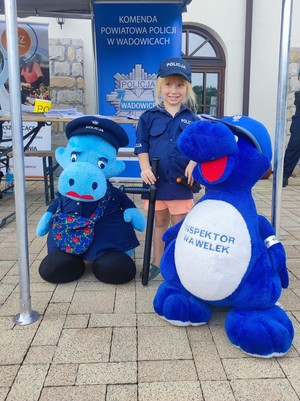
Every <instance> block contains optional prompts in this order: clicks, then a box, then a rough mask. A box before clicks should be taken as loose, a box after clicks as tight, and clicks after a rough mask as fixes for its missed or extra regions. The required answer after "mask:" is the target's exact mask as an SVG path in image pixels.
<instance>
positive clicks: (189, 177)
mask: <svg viewBox="0 0 300 401" xmlns="http://www.w3.org/2000/svg"><path fill="white" fill-rule="evenodd" d="M196 165H197V163H196V162H194V161H193V160H190V162H189V164H188V165H187V166H186V168H185V172H184V175H185V176H186V178H187V183H188V184H189V185H193V184H194V178H193V170H194V168H195V166H196Z"/></svg>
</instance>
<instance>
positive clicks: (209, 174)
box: [201, 156, 228, 182]
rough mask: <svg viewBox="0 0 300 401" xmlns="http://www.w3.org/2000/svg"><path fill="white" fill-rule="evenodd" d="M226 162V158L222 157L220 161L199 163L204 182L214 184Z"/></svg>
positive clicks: (220, 175)
mask: <svg viewBox="0 0 300 401" xmlns="http://www.w3.org/2000/svg"><path fill="white" fill-rule="evenodd" d="M227 160H228V156H223V157H221V158H220V159H216V160H210V161H208V162H203V163H201V171H202V175H203V177H204V178H205V179H206V181H208V182H214V181H217V180H218V179H220V178H221V177H222V175H223V173H224V171H225V168H226V165H227Z"/></svg>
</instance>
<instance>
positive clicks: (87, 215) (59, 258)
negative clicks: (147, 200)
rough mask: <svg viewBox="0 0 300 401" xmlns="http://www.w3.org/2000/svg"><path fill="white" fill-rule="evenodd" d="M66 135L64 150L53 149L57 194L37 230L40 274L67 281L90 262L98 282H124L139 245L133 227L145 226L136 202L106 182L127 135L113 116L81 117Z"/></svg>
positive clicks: (119, 167) (117, 169) (119, 166)
mask: <svg viewBox="0 0 300 401" xmlns="http://www.w3.org/2000/svg"><path fill="white" fill-rule="evenodd" d="M66 135H67V138H68V144H67V146H66V148H58V149H56V152H55V158H56V160H57V161H58V163H59V164H60V166H62V167H63V171H62V173H61V175H60V177H59V179H58V191H59V192H58V196H57V198H56V199H55V201H54V202H53V203H52V204H51V205H50V206H49V208H48V210H47V212H46V213H45V214H44V215H43V216H42V218H41V220H40V221H39V223H38V226H37V230H36V231H37V235H38V236H42V235H45V234H48V238H47V246H48V254H47V256H46V257H45V258H44V259H43V260H42V262H41V265H40V268H39V273H40V275H41V277H42V278H43V279H44V280H46V281H48V282H51V283H65V282H70V281H74V280H77V279H78V278H80V277H81V276H82V275H83V274H84V272H85V261H89V262H92V269H93V273H94V274H95V276H96V277H97V278H98V279H99V280H100V281H103V282H105V283H112V284H121V283H126V282H128V281H130V280H132V279H133V278H134V277H135V274H136V266H135V263H134V261H133V260H132V258H131V256H132V254H133V251H134V248H135V247H137V246H138V245H139V242H138V240H137V237H136V235H135V229H136V230H138V231H143V230H144V229H145V224H146V222H145V218H144V216H143V215H142V213H141V212H140V211H139V210H138V209H137V208H136V206H135V205H134V203H133V202H132V201H131V200H130V199H129V198H128V197H127V195H126V194H124V193H122V192H121V191H120V190H119V189H118V188H115V187H114V186H113V185H112V184H111V183H110V182H109V180H108V179H109V178H110V177H115V176H118V175H119V174H120V173H121V172H122V171H123V170H124V168H125V164H124V162H123V161H120V160H117V151H118V149H119V147H125V146H127V145H128V137H127V134H126V132H125V131H124V129H123V128H122V127H120V126H119V125H118V124H117V123H115V122H114V121H112V120H109V119H103V118H98V117H94V116H84V117H80V118H76V119H75V120H73V121H71V122H69V123H68V124H67V126H66Z"/></svg>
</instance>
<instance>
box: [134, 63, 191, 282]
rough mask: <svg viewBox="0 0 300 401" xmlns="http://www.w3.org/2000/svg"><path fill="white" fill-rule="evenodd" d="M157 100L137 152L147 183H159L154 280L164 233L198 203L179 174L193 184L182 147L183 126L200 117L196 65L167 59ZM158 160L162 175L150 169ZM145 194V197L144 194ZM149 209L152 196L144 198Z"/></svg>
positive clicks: (144, 118) (144, 119)
mask: <svg viewBox="0 0 300 401" xmlns="http://www.w3.org/2000/svg"><path fill="white" fill-rule="evenodd" d="M157 76H158V78H157V83H156V87H155V101H156V104H157V106H156V107H154V108H153V109H150V110H147V111H146V112H145V113H143V114H142V115H141V117H140V119H139V123H138V127H137V133H136V135H137V141H136V146H135V153H136V154H137V155H138V159H139V163H140V167H141V178H142V179H143V181H144V185H145V184H146V186H147V185H151V184H154V183H156V187H157V192H156V204H155V218H154V220H155V224H154V230H153V260H152V263H151V264H150V270H149V280H152V279H153V278H155V277H156V276H157V275H158V273H159V271H160V270H159V266H160V260H161V257H162V254H163V250H164V242H163V241H162V235H163V234H164V232H165V231H166V230H167V229H168V227H169V226H170V224H171V225H174V224H176V223H178V222H179V221H180V220H182V219H183V218H184V217H185V216H186V214H187V213H188V212H189V211H190V209H191V208H192V207H193V204H194V202H193V193H192V191H191V190H190V189H189V188H187V187H185V186H184V185H182V184H179V183H177V182H176V178H178V177H183V176H185V177H186V178H187V182H188V184H190V185H192V184H193V177H192V172H193V169H194V167H195V165H196V163H195V162H193V161H190V160H188V159H187V158H186V157H185V156H183V155H182V154H181V153H180V151H179V149H178V148H177V139H178V136H179V135H180V133H181V132H182V131H183V129H184V128H185V127H186V126H187V125H188V124H190V123H191V122H193V121H195V120H198V117H197V116H196V115H195V114H194V113H193V112H192V111H191V110H190V109H189V108H188V106H189V107H193V108H195V106H196V101H195V94H194V92H193V89H192V85H191V69H190V66H189V65H188V64H187V62H186V61H184V60H182V59H180V58H169V59H167V60H164V61H163V62H162V63H161V65H160V68H159V71H158V74H157ZM153 158H158V159H159V171H158V179H157V180H156V177H155V175H154V174H153V171H152V168H151V160H152V159H153ZM145 197H146V196H144V195H143V196H142V198H145ZM144 203H145V208H146V210H147V209H148V204H149V201H147V200H145V201H144Z"/></svg>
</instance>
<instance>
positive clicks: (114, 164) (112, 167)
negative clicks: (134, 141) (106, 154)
mask: <svg viewBox="0 0 300 401" xmlns="http://www.w3.org/2000/svg"><path fill="white" fill-rule="evenodd" d="M124 170H125V163H124V162H123V161H122V160H114V161H112V160H111V164H109V165H108V167H107V168H105V170H103V171H104V172H105V177H106V178H110V177H117V176H118V175H119V174H121V173H122V172H123V171H124Z"/></svg>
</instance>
